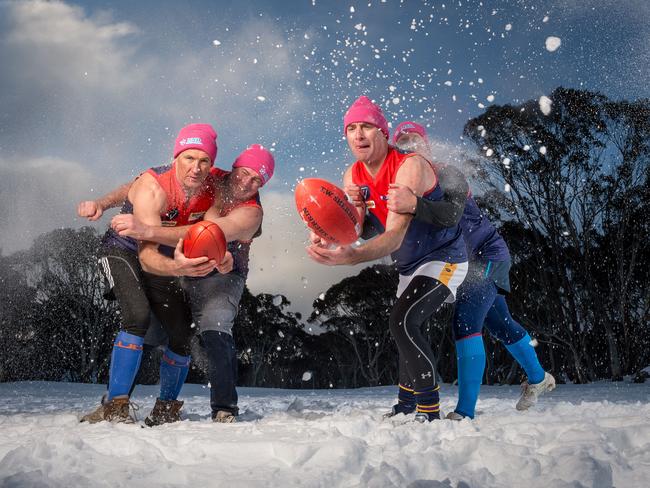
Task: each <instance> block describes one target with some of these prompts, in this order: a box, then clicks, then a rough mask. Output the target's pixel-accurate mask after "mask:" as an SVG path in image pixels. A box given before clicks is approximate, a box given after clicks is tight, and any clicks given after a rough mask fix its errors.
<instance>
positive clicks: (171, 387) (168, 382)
mask: <svg viewBox="0 0 650 488" xmlns="http://www.w3.org/2000/svg"><path fill="white" fill-rule="evenodd" d="M189 370H190V356H181V355H180V354H176V353H175V352H173V351H171V350H170V349H169V348H167V349H165V352H164V353H163V356H162V359H161V360H160V399H161V400H176V399H177V398H178V394H179V393H180V392H181V388H182V387H183V383H185V378H187V373H188V371H189Z"/></svg>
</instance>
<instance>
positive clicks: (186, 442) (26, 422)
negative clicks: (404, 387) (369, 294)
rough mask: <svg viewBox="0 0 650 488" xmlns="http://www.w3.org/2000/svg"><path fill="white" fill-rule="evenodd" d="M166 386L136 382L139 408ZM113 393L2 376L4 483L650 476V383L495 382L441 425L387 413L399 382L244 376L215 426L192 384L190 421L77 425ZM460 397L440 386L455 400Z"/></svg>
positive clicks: (616, 479)
mask: <svg viewBox="0 0 650 488" xmlns="http://www.w3.org/2000/svg"><path fill="white" fill-rule="evenodd" d="M157 389H158V388H157V387H156V386H138V388H137V389H136V392H135V396H134V401H135V402H136V403H139V404H140V410H139V415H140V417H143V416H144V415H146V414H147V413H148V412H149V410H150V409H151V407H152V405H153V403H154V397H155V395H156V393H157ZM102 391H103V387H102V386H101V385H84V384H71V383H43V382H35V383H5V384H0V394H1V395H2V398H3V402H2V403H1V404H0V431H1V432H2V441H1V442H0V486H54V487H64V486H65V487H68V486H106V487H109V486H110V487H120V486H125V487H126V486H128V487H131V486H161V487H175V486H214V487H221V486H228V487H244V486H246V487H249V486H253V487H267V486H308V487H312V486H314V487H317V486H327V487H328V488H331V487H338V486H346V487H362V486H363V487H365V486H372V487H392V486H409V485H411V486H459V483H460V486H468V487H479V486H492V487H512V486H526V487H527V488H534V487H548V486H553V487H569V486H572V487H573V486H602V487H605V486H627V487H637V486H645V481H643V480H646V481H647V480H648V479H649V478H650V404H649V403H648V398H649V397H650V384H649V383H645V384H634V383H610V382H603V383H597V384H592V385H559V386H558V388H557V389H556V390H555V391H554V392H552V393H551V394H547V395H546V396H543V397H541V398H540V402H539V404H538V405H537V407H536V408H535V409H534V410H530V411H528V412H517V411H516V410H515V409H514V404H515V402H516V399H517V396H518V392H519V388H518V387H514V386H513V387H486V386H484V387H483V388H482V392H481V398H480V399H479V403H478V411H479V414H478V416H477V418H476V419H475V420H473V421H469V420H464V421H462V422H452V421H447V420H443V421H439V422H434V423H431V424H418V423H414V422H412V421H410V418H409V417H404V416H401V415H400V416H397V417H394V418H393V419H388V420H383V419H382V414H383V413H384V412H386V411H387V410H388V409H389V408H390V406H391V405H392V403H393V402H394V399H395V398H394V397H395V394H396V388H395V387H380V388H364V389H358V390H316V391H312V390H277V389H260V388H241V389H240V406H241V407H242V412H243V413H242V415H241V416H240V418H239V419H238V422H237V423H234V424H214V423H212V422H211V421H210V417H209V390H208V389H207V388H205V387H203V386H201V385H186V386H185V387H184V389H183V392H182V393H181V396H182V399H184V400H185V406H184V412H185V414H184V415H185V418H186V420H184V421H182V422H179V423H176V424H169V425H164V426H161V427H157V428H153V429H150V428H140V426H138V425H124V424H116V425H114V424H107V423H102V424H95V425H88V424H79V423H78V415H79V414H80V413H81V412H85V411H87V410H90V409H91V408H94V406H95V405H96V402H97V401H98V399H99V397H100V395H101V393H102ZM456 395H457V390H456V388H455V387H451V386H449V385H442V391H441V398H442V408H443V410H444V411H450V409H451V408H452V406H453V405H454V403H455V400H456ZM434 480H436V481H439V482H443V483H444V484H442V483H441V484H436V483H434V482H433V481H434ZM446 480H448V481H446ZM427 481H428V482H427ZM461 482H462V483H461Z"/></svg>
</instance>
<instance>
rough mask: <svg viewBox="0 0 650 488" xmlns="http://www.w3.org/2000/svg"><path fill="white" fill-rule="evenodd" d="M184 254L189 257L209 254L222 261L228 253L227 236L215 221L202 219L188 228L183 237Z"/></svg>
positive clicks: (218, 261) (211, 257) (210, 256)
mask: <svg viewBox="0 0 650 488" xmlns="http://www.w3.org/2000/svg"><path fill="white" fill-rule="evenodd" d="M183 254H185V257H187V258H199V257H201V256H207V257H209V258H210V259H214V260H215V261H216V262H217V263H220V262H221V260H222V259H223V256H224V254H226V236H224V235H223V231H222V230H221V227H219V226H218V225H217V224H215V223H214V222H210V221H208V220H202V221H201V222H197V223H196V224H194V225H192V227H190V228H189V229H188V230H187V234H185V238H184V239H183Z"/></svg>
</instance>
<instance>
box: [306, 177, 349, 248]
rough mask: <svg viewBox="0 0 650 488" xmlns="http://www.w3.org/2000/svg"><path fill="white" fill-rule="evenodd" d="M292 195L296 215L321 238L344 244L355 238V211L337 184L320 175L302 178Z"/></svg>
mask: <svg viewBox="0 0 650 488" xmlns="http://www.w3.org/2000/svg"><path fill="white" fill-rule="evenodd" d="M295 197H296V207H297V208H298V213H299V214H300V217H301V218H302V220H304V222H305V223H306V224H307V227H309V228H310V229H311V230H312V231H314V233H316V234H317V235H318V236H319V237H321V238H322V239H325V240H326V241H327V242H330V243H332V244H337V245H341V246H345V245H348V244H352V243H353V242H354V241H356V240H357V239H358V238H359V235H360V234H361V223H360V222H359V214H358V213H357V210H356V208H355V207H354V205H352V204H351V203H350V202H349V201H348V198H347V196H346V195H345V193H344V192H343V190H341V189H340V188H339V187H338V186H336V185H333V184H332V183H330V182H329V181H327V180H323V179H321V178H305V179H304V180H302V181H301V182H300V183H298V185H296V192H295Z"/></svg>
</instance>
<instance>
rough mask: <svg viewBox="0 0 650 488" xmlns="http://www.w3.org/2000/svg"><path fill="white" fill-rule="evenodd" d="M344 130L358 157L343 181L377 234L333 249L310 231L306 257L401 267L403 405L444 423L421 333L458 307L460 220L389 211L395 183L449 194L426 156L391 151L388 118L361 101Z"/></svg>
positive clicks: (434, 196) (392, 322)
mask: <svg viewBox="0 0 650 488" xmlns="http://www.w3.org/2000/svg"><path fill="white" fill-rule="evenodd" d="M343 129H344V131H345V137H346V139H347V142H348V146H349V147H350V151H351V152H352V154H353V155H354V157H355V158H356V162H355V163H354V164H352V165H351V166H350V167H349V168H348V169H347V171H346V172H345V175H344V177H343V183H344V186H345V190H346V192H347V193H348V195H350V196H352V197H353V200H355V205H357V209H358V210H359V217H360V219H361V221H364V227H365V228H364V231H366V230H367V227H368V226H371V227H374V229H375V230H376V232H377V233H379V235H378V236H377V237H375V238H374V239H372V240H370V241H367V242H365V243H363V244H362V245H360V246H358V247H352V246H341V247H337V248H335V249H330V248H329V245H328V243H327V242H323V240H322V239H320V238H319V237H318V236H316V235H315V234H313V233H312V234H311V236H310V240H311V245H310V246H309V247H308V248H307V253H308V254H309V256H310V257H311V258H312V259H313V260H314V261H316V262H318V263H321V264H325V265H329V266H333V265H343V264H359V263H363V262H367V261H373V260H375V259H379V258H381V257H384V256H387V255H389V254H390V255H391V257H392V259H393V260H394V261H396V263H397V269H398V271H399V284H398V287H397V301H396V302H395V305H394V307H393V310H392V311H391V314H390V319H389V327H390V331H391V334H392V336H393V338H394V339H395V342H396V343H397V348H398V350H399V380H400V390H399V396H398V401H399V404H401V403H402V399H405V398H407V397H410V398H414V399H415V400H414V403H415V405H414V408H415V410H416V412H417V413H416V420H418V421H420V422H427V421H431V420H434V419H439V418H440V400H439V394H438V391H439V386H438V384H437V382H436V371H435V366H434V365H435V362H436V361H435V358H434V355H433V350H432V348H431V344H429V342H428V340H427V339H426V336H425V335H424V334H423V333H422V330H421V329H422V325H423V323H424V322H425V321H426V320H427V319H428V318H429V317H430V316H431V315H432V314H433V312H435V311H436V310H437V309H438V308H439V307H440V306H441V305H442V304H443V303H444V302H445V301H454V299H455V295H456V289H457V288H458V286H459V285H460V283H462V281H463V280H464V278H465V275H466V274H467V252H466V250H465V242H464V241H463V237H462V232H461V229H460V227H459V225H458V222H459V220H460V215H458V216H457V217H458V218H457V219H452V218H449V219H448V223H447V225H446V226H435V225H432V224H430V223H426V222H421V221H416V220H413V214H412V213H395V212H392V211H390V210H389V209H388V203H387V202H388V201H389V200H390V198H391V195H392V192H393V187H394V186H395V184H399V185H405V186H407V187H408V188H409V189H410V190H411V191H412V192H413V193H414V194H415V195H417V196H422V197H424V198H425V199H427V200H429V201H432V202H443V203H444V193H443V191H442V189H441V187H440V185H439V184H438V180H437V178H436V175H435V173H434V171H433V168H432V167H431V164H429V162H428V161H427V160H426V159H425V158H423V157H422V156H420V155H419V154H416V153H403V152H401V151H399V150H397V149H396V148H394V147H392V146H389V144H388V124H387V123H386V119H385V117H384V116H383V114H382V112H381V109H380V108H379V107H378V106H377V105H375V104H373V103H372V102H371V101H370V100H369V99H368V98H366V97H360V98H359V99H357V100H356V101H355V102H354V103H353V104H352V106H351V107H350V108H349V109H348V111H347V113H346V114H345V117H344V118H343ZM414 211H415V209H413V212H414ZM366 235H367V234H366ZM407 393H408V395H407ZM395 413H399V412H395Z"/></svg>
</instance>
